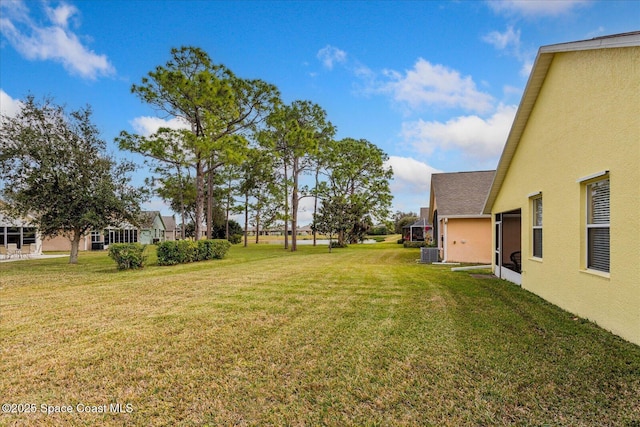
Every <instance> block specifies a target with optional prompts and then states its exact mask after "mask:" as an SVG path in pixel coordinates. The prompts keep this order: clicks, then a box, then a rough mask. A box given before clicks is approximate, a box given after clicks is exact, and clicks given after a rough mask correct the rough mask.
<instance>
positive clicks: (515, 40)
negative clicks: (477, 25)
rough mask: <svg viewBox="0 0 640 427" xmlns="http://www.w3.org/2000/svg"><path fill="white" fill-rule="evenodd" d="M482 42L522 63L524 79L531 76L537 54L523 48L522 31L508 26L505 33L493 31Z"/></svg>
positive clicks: (521, 72)
mask: <svg viewBox="0 0 640 427" xmlns="http://www.w3.org/2000/svg"><path fill="white" fill-rule="evenodd" d="M482 40H483V41H485V42H487V43H489V44H491V45H493V46H494V47H495V48H496V49H498V50H500V51H504V52H506V53H507V54H508V55H510V56H513V57H514V58H516V59H517V60H518V61H520V63H521V64H522V67H521V68H520V75H521V76H523V77H528V76H529V74H530V73H531V69H532V68H533V61H534V58H535V53H534V52H533V51H531V50H529V49H523V48H522V43H521V42H520V30H514V28H513V27H512V26H508V27H507V29H506V30H505V31H504V32H502V33H501V32H499V31H492V32H490V33H489V34H487V35H485V36H484V37H482Z"/></svg>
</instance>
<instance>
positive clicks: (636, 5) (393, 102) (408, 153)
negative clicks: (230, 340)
mask: <svg viewBox="0 0 640 427" xmlns="http://www.w3.org/2000/svg"><path fill="white" fill-rule="evenodd" d="M639 28H640V1H551V0H547V1H535V0H530V1H451V2H438V1H279V2H272V1H235V2H233V1H206V0H199V1H188V0H183V1H161V0H158V1H153V0H110V1H101V0H92V1H88V0H84V1H68V2H58V1H35V0H34V1H13V0H0V31H1V33H2V36H1V38H0V109H1V110H2V113H3V114H13V113H14V112H15V110H16V108H19V100H20V99H22V98H24V97H25V96H26V95H28V94H33V95H35V96H36V97H39V98H41V97H43V96H52V97H53V98H54V99H55V101H56V102H57V103H60V104H63V105H66V106H67V107H68V108H70V109H75V108H79V107H82V106H85V105H87V104H89V105H91V107H92V108H93V110H94V122H95V123H96V124H97V125H98V127H99V128H100V129H101V131H102V136H103V138H104V139H105V140H106V141H107V142H108V143H109V146H110V150H111V151H112V152H113V153H116V152H117V148H116V146H115V145H114V144H113V139H114V137H115V136H117V135H118V134H119V132H120V131H121V130H127V131H129V132H139V133H143V132H151V131H153V130H154V126H155V127H157V126H159V124H160V123H161V119H162V118H160V117H157V115H156V112H155V111H154V110H153V109H151V108H150V107H149V106H148V105H145V104H143V103H142V102H141V101H140V100H139V99H138V98H136V97H135V96H134V95H132V94H131V93H130V88H131V85H132V84H134V83H140V80H141V78H142V77H143V76H145V75H146V74H147V73H148V72H149V71H151V70H152V69H153V68H154V67H156V66H158V65H162V64H164V63H166V61H167V60H168V59H169V51H170V49H171V48H172V47H180V46H197V47H200V48H203V49H204V50H206V51H207V52H208V53H209V55H210V56H211V57H212V59H213V61H214V62H216V63H221V64H224V65H225V66H227V67H228V68H230V69H231V70H232V71H233V72H234V73H235V74H237V75H238V76H240V77H243V78H259V79H262V80H265V81H267V82H269V83H272V84H275V85H276V86H277V87H278V88H279V89H280V91H281V94H282V98H283V100H284V101H285V102H287V103H289V102H291V101H294V100H298V99H300V100H310V101H313V102H315V103H317V104H319V105H320V106H322V107H323V108H324V109H325V110H326V111H327V115H328V118H329V120H331V122H332V123H333V124H334V125H335V126H336V127H337V129H338V133H337V138H345V137H352V138H358V139H359V138H365V139H367V140H369V141H371V142H373V143H374V144H376V145H378V146H379V147H381V148H382V149H383V150H384V151H385V152H386V153H387V154H388V155H389V156H390V164H391V166H392V167H393V169H394V180H393V182H392V190H393V191H394V195H395V198H394V209H398V210H403V211H409V210H411V211H418V210H419V208H420V206H426V205H427V204H428V201H429V184H430V174H431V173H433V172H455V171H465V170H487V169H494V168H495V167H496V166H497V162H498V158H499V156H500V153H501V150H502V147H503V145H504V142H505V140H506V137H507V133H508V131H509V128H510V126H511V122H512V120H513V117H514V115H515V111H516V109H517V105H518V103H519V101H520V97H521V96H522V91H523V89H524V87H525V85H526V82H527V78H528V75H529V71H530V70H531V66H532V64H533V61H534V59H535V55H536V53H537V50H538V48H539V47H540V46H543V45H548V44H554V43H563V42H569V41H576V40H583V39H588V38H593V37H598V36H602V35H607V34H616V33H622V32H628V31H634V30H638V29H639ZM117 154H118V155H124V156H126V157H131V158H133V159H134V160H136V161H138V162H140V163H141V162H142V159H141V158H139V157H136V156H132V155H130V154H120V153H117ZM146 175H148V172H147V171H146V169H145V168H144V167H143V168H142V169H141V170H140V171H139V173H138V175H137V177H136V180H137V182H142V180H143V177H144V176H146ZM146 208H152V209H160V210H163V213H165V214H169V213H170V212H169V211H168V209H167V208H166V207H164V206H163V205H162V204H161V203H160V202H159V201H157V200H153V201H151V202H150V203H148V204H147V205H146ZM301 219H302V221H301V222H302V223H305V222H308V220H309V219H310V213H309V212H308V211H306V212H303V213H301Z"/></svg>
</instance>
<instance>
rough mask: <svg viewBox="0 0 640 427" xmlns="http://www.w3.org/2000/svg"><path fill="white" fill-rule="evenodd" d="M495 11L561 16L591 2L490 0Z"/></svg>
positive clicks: (524, 14) (532, 15)
mask: <svg viewBox="0 0 640 427" xmlns="http://www.w3.org/2000/svg"><path fill="white" fill-rule="evenodd" d="M487 3H488V4H489V7H490V8H491V9H493V11H494V12H497V13H501V14H505V15H519V16H524V17H538V16H560V15H563V14H565V13H568V12H571V10H572V9H575V8H578V7H581V6H584V5H587V4H589V3H591V2H590V1H588V0H526V1H523V0H489V1H488V2H487Z"/></svg>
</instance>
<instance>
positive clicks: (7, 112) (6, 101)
mask: <svg viewBox="0 0 640 427" xmlns="http://www.w3.org/2000/svg"><path fill="white" fill-rule="evenodd" d="M20 108H22V102H20V101H19V100H17V99H13V98H11V97H10V96H9V95H8V94H7V93H6V92H5V91H4V90H2V89H0V114H2V115H3V116H8V117H15V115H16V114H17V113H18V111H19V110H20Z"/></svg>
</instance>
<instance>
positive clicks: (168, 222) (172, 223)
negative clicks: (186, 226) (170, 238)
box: [162, 215, 178, 230]
mask: <svg viewBox="0 0 640 427" xmlns="http://www.w3.org/2000/svg"><path fill="white" fill-rule="evenodd" d="M162 222H164V226H165V227H166V229H167V230H177V229H178V228H177V225H176V219H175V217H173V216H164V215H163V216H162Z"/></svg>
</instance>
